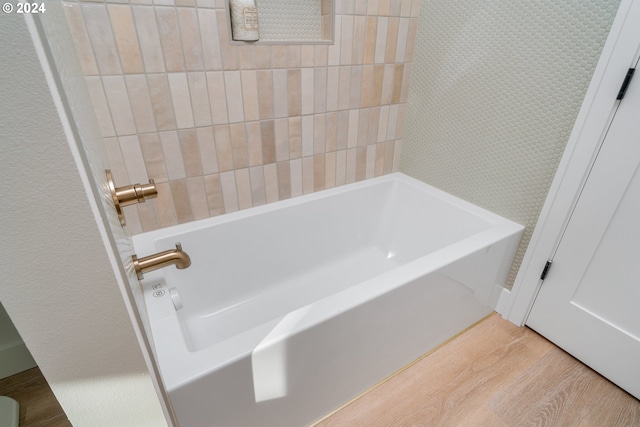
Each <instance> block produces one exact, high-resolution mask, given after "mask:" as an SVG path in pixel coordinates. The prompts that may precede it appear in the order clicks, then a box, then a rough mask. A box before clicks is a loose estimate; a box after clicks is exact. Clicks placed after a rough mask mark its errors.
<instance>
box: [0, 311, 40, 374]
mask: <svg viewBox="0 0 640 427" xmlns="http://www.w3.org/2000/svg"><path fill="white" fill-rule="evenodd" d="M34 366H36V362H35V361H34V360H33V357H31V354H30V353H29V350H27V346H25V345H24V342H23V341H22V338H20V334H18V331H17V330H16V328H15V327H14V326H13V323H12V322H11V319H10V318H9V315H8V314H7V312H6V311H5V309H4V307H3V306H2V304H0V379H2V378H6V377H9V376H11V375H13V374H17V373H19V372H22V371H24V370H26V369H30V368H33V367H34Z"/></svg>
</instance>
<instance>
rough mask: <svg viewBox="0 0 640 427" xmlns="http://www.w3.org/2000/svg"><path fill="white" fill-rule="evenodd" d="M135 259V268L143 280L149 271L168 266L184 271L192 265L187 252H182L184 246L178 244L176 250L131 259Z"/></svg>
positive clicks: (139, 277) (134, 256) (135, 256)
mask: <svg viewBox="0 0 640 427" xmlns="http://www.w3.org/2000/svg"><path fill="white" fill-rule="evenodd" d="M131 258H132V259H133V267H134V268H135V269H136V274H137V275H138V279H139V280H142V279H143V274H144V273H147V272H149V271H153V270H157V269H159V268H163V267H166V266H168V265H175V266H176V268H177V269H178V270H183V269H185V268H187V267H189V266H190V265H191V258H189V255H187V253H186V252H183V251H182V245H181V244H180V243H176V248H175V249H170V250H168V251H164V252H158V253H157V254H153V255H149V256H146V257H144V258H140V259H138V256H137V255H135V254H134V255H133V256H132V257H131Z"/></svg>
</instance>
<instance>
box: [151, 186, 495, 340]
mask: <svg viewBox="0 0 640 427" xmlns="http://www.w3.org/2000/svg"><path fill="white" fill-rule="evenodd" d="M334 193H335V194H333V195H331V197H329V198H327V197H313V198H311V200H307V201H306V202H305V203H297V201H296V200H291V201H288V202H289V203H285V204H283V206H276V207H274V206H264V207H262V209H258V210H255V211H253V212H237V213H235V214H231V215H226V216H224V217H220V218H219V220H218V221H209V223H208V224H207V225H206V226H203V227H195V228H193V227H192V229H191V230H190V231H180V232H179V234H178V235H170V236H166V237H162V238H158V239H156V240H155V242H154V245H155V249H156V250H157V251H161V250H165V249H166V248H170V247H171V246H173V244H174V243H175V242H176V241H177V240H179V241H180V242H181V243H182V245H183V247H184V248H185V250H187V251H188V253H189V254H190V256H191V259H192V266H191V267H190V268H189V269H187V270H181V271H178V270H175V269H166V270H165V271H164V275H165V277H166V281H167V283H169V284H170V286H171V287H173V288H174V292H176V291H177V292H179V294H180V298H181V300H182V305H183V306H182V308H180V309H179V310H178V311H177V317H178V320H179V323H180V326H181V329H182V336H183V339H184V341H185V344H186V346H187V348H188V349H189V350H190V351H192V352H195V351H199V350H202V349H204V348H207V347H210V346H213V345H215V344H217V343H219V342H221V341H224V340H226V339H229V338H230V337H233V336H237V335H238V334H240V333H242V332H245V331H247V330H249V329H251V328H254V327H256V326H257V325H260V324H263V323H265V322H267V321H270V320H272V319H276V318H278V317H280V316H284V315H286V314H287V313H290V312H292V311H294V310H296V309H299V308H301V307H304V306H306V305H308V304H311V303H313V302H316V301H319V300H321V299H322V298H326V297H328V296H330V295H334V294H336V293H339V292H340V291H343V290H344V289H347V288H349V287H350V286H354V285H356V284H358V283H362V282H365V281H367V280H369V279H371V278H373V277H377V276H380V275H383V274H384V273H386V272H389V271H391V270H393V269H395V268H397V267H399V266H401V265H405V264H407V263H410V262H412V261H414V260H416V259H418V258H420V257H424V256H426V255H428V254H429V253H431V252H434V251H438V250H442V248H446V247H448V246H450V245H452V244H454V243H456V242H459V241H461V240H464V239H465V238H468V237H469V236H472V235H476V234H478V233H480V232H483V231H486V230H488V229H490V228H491V227H492V226H494V225H495V222H494V221H492V218H489V217H483V216H481V215H480V216H479V215H478V214H477V212H471V211H469V210H468V209H467V206H465V205H464V204H460V203H459V202H458V201H456V200H443V199H442V198H439V197H438V194H434V193H428V192H425V190H424V189H423V188H421V187H419V186H416V185H413V184H412V183H411V182H410V181H404V180H397V179H396V180H387V181H383V182H379V183H377V185H363V186H360V188H358V189H357V190H349V189H345V191H335V192H334ZM436 193H437V192H436ZM312 196H313V195H312ZM214 220H215V218H214ZM212 222H213V224H211V223H212ZM443 224H456V226H455V227H447V226H444V225H443Z"/></svg>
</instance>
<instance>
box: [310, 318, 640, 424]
mask: <svg viewBox="0 0 640 427" xmlns="http://www.w3.org/2000/svg"><path fill="white" fill-rule="evenodd" d="M316 426H317V427H336V426H340V427H346V426H348V427H357V426H367V427H371V426H380V427H409V426H415V427H418V426H420V427H432V426H491V427H494V426H495V427H502V426H505V427H520V426H561V427H566V426H580V427H587V426H594V427H609V426H621V427H622V426H625V427H626V426H630V427H633V426H640V401H638V400H637V399H635V398H634V397H633V396H631V395H629V394H628V393H626V392H625V391H623V390H622V389H620V388H618V387H617V386H616V385H614V384H613V383H611V382H609V381H608V380H606V379H605V378H604V377H602V376H600V375H599V374H597V373H596V372H594V371H593V370H591V369H590V368H588V367H586V366H585V365H583V364H582V363H580V362H579V361H577V360H576V359H574V358H573V357H571V356H570V355H568V354H567V353H565V352H564V351H562V350H561V349H559V348H558V347H556V346H555V345H553V344H552V343H550V342H549V341H547V340H546V339H544V338H542V337H541V336H540V335H538V334H536V333H535V332H533V331H532V330H530V329H528V328H518V327H516V326H514V325H513V324H511V323H509V322H507V321H506V320H504V319H502V318H501V317H500V316H498V315H497V314H494V315H491V316H490V317H488V318H487V319H485V320H484V321H482V322H481V323H479V324H478V325H476V326H475V327H473V328H471V329H470V330H468V331H466V332H465V333H463V334H462V335H460V336H459V337H457V338H455V339H454V340H453V341H451V342H449V343H448V344H446V345H444V346H443V347H441V348H440V349H438V350H436V351H435V352H433V353H432V354H430V355H428V356H427V357H425V358H424V359H422V360H421V361H419V362H418V363H416V364H415V365H413V366H411V367H410V368H409V369H406V370H405V371H403V372H401V373H400V374H398V375H396V376H395V377H393V378H391V379H390V380H388V381H387V382H385V383H383V384H381V385H380V386H378V387H377V388H375V389H373V390H371V391H370V392H368V393H367V394H365V395H364V396H362V397H360V398H359V399H357V400H355V401H354V402H352V403H350V404H349V405H347V406H346V407H344V408H343V409H341V410H340V411H338V412H336V413H334V414H333V415H331V416H330V417H328V418H326V419H325V420H323V421H321V422H320V423H318V424H317V425H316Z"/></svg>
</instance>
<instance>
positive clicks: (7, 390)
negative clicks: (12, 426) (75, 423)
mask: <svg viewBox="0 0 640 427" xmlns="http://www.w3.org/2000/svg"><path fill="white" fill-rule="evenodd" d="M0 396H7V397H10V398H12V399H14V400H16V401H17V402H18V403H19V404H20V427H70V426H71V423H70V422H69V421H68V420H67V416H66V415H65V413H64V411H63V410H62V408H61V407H60V404H59V403H58V400H57V399H56V397H55V395H54V394H53V392H52V391H51V388H50V387H49V384H47V381H46V380H45V379H44V376H42V372H40V369H38V368H32V369H29V370H26V371H24V372H20V373H19V374H15V375H12V376H10V377H8V378H4V379H0ZM0 427H4V426H0Z"/></svg>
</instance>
